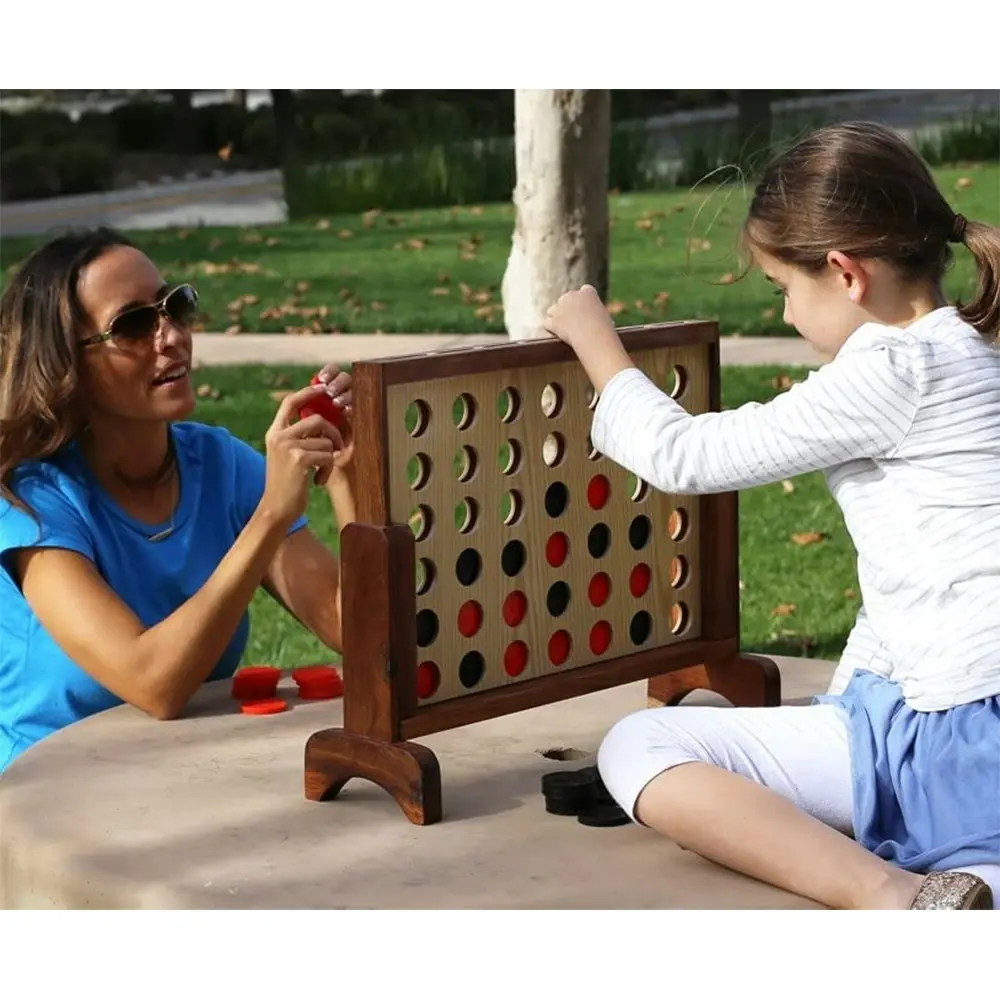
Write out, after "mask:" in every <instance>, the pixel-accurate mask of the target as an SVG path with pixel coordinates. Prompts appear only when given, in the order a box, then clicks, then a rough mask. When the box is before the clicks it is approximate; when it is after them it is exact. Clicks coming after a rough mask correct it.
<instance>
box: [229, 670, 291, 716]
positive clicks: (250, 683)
mask: <svg viewBox="0 0 1000 1000" xmlns="http://www.w3.org/2000/svg"><path fill="white" fill-rule="evenodd" d="M279 680H281V671H280V670H279V669H278V668H277V667H244V668H243V669H242V670H239V671H237V672H236V673H235V674H234V675H233V687H232V696H233V698H235V699H236V700H237V701H238V702H239V703H240V711H241V712H243V713H244V714H245V715H276V714H277V713H278V712H283V711H284V710H285V709H286V708H287V707H288V703H287V702H286V701H284V699H282V698H278V697H276V695H277V692H278V681H279Z"/></svg>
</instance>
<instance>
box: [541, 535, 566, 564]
mask: <svg viewBox="0 0 1000 1000" xmlns="http://www.w3.org/2000/svg"><path fill="white" fill-rule="evenodd" d="M568 552H569V539H568V538H567V537H566V536H565V535H564V534H563V533H562V532H561V531H557V532H556V533H555V534H554V535H550V536H549V540H548V541H547V542H546V543H545V558H546V559H547V560H548V562H549V565H550V566H555V567H559V566H562V564H563V563H564V562H565V561H566V555H567V553H568Z"/></svg>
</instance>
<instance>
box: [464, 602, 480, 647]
mask: <svg viewBox="0 0 1000 1000" xmlns="http://www.w3.org/2000/svg"><path fill="white" fill-rule="evenodd" d="M482 624H483V609H482V608H481V607H480V606H479V604H478V603H477V602H476V601H466V602H465V604H463V605H462V606H461V608H459V609H458V631H459V632H461V633H462V635H464V636H465V638H466V639H471V638H472V636H474V635H475V634H476V633H477V632H478V631H479V629H480V626H481V625H482Z"/></svg>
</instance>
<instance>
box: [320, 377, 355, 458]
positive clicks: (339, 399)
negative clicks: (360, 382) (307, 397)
mask: <svg viewBox="0 0 1000 1000" xmlns="http://www.w3.org/2000/svg"><path fill="white" fill-rule="evenodd" d="M316 377H317V378H318V379H319V380H320V383H321V384H322V385H323V387H324V389H325V391H326V394H327V395H328V396H329V397H330V398H331V399H332V400H333V401H334V402H335V403H336V404H337V405H338V406H339V407H341V408H342V409H343V411H344V417H345V418H346V419H345V420H344V423H343V426H342V427H341V429H340V431H341V439H342V441H343V444H342V447H341V448H340V449H339V450H338V451H336V452H335V453H334V456H333V476H334V477H336V476H337V475H338V474H344V473H352V472H353V471H354V466H353V461H354V427H353V424H352V418H353V416H354V390H353V388H352V379H351V374H350V372H345V371H341V370H340V369H339V368H338V367H337V366H336V365H333V364H330V365H324V366H323V367H322V368H321V369H320V370H319V372H318V373H317V376H316Z"/></svg>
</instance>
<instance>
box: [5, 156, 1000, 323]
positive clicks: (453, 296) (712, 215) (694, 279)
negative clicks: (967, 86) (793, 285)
mask: <svg viewBox="0 0 1000 1000" xmlns="http://www.w3.org/2000/svg"><path fill="white" fill-rule="evenodd" d="M937 177H938V180H939V182H940V184H941V187H942V190H943V191H944V192H945V194H946V195H947V197H948V198H949V200H950V202H951V204H952V205H953V206H954V207H955V209H956V211H961V212H963V213H965V215H966V216H967V217H968V218H970V219H976V220H982V221H986V222H992V223H993V224H995V225H1000V167H997V166H993V165H972V166H968V167H962V168H960V169H959V168H956V169H946V170H939V171H937ZM960 180H961V181H963V183H961V184H960V183H959V182H960ZM967 181H971V182H972V183H971V184H968V183H966V182H967ZM744 205H745V202H744V194H743V192H742V190H739V189H728V190H723V191H715V192H714V193H713V190H712V189H710V188H707V187H706V188H704V189H701V188H699V189H697V190H695V191H692V192H680V193H669V194H643V195H621V196H614V197H612V198H611V205H610V207H611V213H612V217H613V230H612V246H611V289H610V296H609V298H610V299H611V300H612V302H613V303H614V306H613V311H614V312H615V313H616V317H617V320H618V322H619V323H621V324H626V323H643V322H650V321H655V320H660V319H694V318H700V319H705V318H708V319H718V320H719V323H720V326H721V329H722V331H723V333H725V334H730V333H735V332H742V333H744V334H747V335H750V334H757V335H762V334H782V333H788V332H789V331H788V330H787V328H785V327H784V326H783V324H782V322H781V308H780V303H779V301H778V300H777V299H776V298H775V297H774V295H773V291H772V289H771V288H770V287H769V286H768V285H767V284H766V282H764V281H763V280H762V279H761V278H760V276H759V275H756V274H754V275H751V276H749V277H747V278H746V279H744V280H742V281H739V282H736V283H734V284H729V283H728V282H730V281H731V280H732V276H733V275H738V274H739V271H740V266H739V261H738V260H737V257H736V234H737V230H738V227H739V225H740V223H741V221H742V217H743V209H744ZM512 225H513V209H512V207H511V206H510V205H509V204H508V205H496V206H487V207H478V206H476V207H469V208H461V209H459V208H455V209H443V210H434V211H420V212H400V213H383V214H377V215H375V214H370V215H367V216H358V215H355V216H349V217H341V218H333V219H320V220H311V221H309V222H299V223H293V224H288V225H275V226H266V227H257V228H253V229H250V228H203V229H194V230H187V231H185V230H164V231H160V232H149V233H135V234H133V235H134V237H135V239H136V241H137V242H138V244H139V245H140V246H141V247H143V248H144V249H145V250H146V251H147V252H148V253H149V254H150V255H151V256H152V257H153V259H154V260H155V261H156V262H157V264H158V265H159V266H160V267H161V269H162V270H163V271H164V273H165V274H166V276H167V277H168V278H169V279H170V280H174V281H181V280H187V281H191V282H192V283H193V284H195V285H196V286H197V287H198V289H199V290H200V291H201V293H202V304H203V306H204V309H205V312H206V313H207V319H206V322H205V328H206V329H208V330H210V331H212V332H219V331H222V330H225V329H227V328H228V327H230V326H237V325H238V326H239V328H240V329H242V330H245V331H263V332H276V333H282V332H286V331H287V330H292V331H294V330H302V329H303V328H308V327H311V328H313V329H314V330H316V331H317V332H320V331H333V330H340V331H342V332H346V333H350V332H362V333H371V332H374V331H376V330H382V331H385V332H387V333H388V332H403V333H421V332H442V333H452V332H454V333H467V332H480V331H483V332H502V331H503V316H502V311H501V308H500V283H501V280H502V278H503V272H504V268H505V266H506V261H507V255H508V253H509V250H510V240H511V227H512ZM38 242H39V238H6V239H2V240H0V263H2V275H3V280H6V278H7V276H8V274H9V270H10V269H11V268H12V267H13V266H15V265H16V264H17V262H18V261H19V260H21V259H22V258H23V257H24V256H25V255H26V254H27V253H28V252H29V250H30V249H31V248H32V247H34V246H35V245H36V244H37V243H38ZM720 282H721V284H720ZM973 288H974V282H973V267H972V262H971V260H970V259H969V255H968V254H967V253H965V252H964V251H963V252H960V254H959V260H958V264H957V267H956V268H955V271H954V272H953V274H952V275H950V277H949V281H948V291H949V293H950V294H952V295H960V296H964V297H966V298H968V297H971V295H972V292H973ZM231 304H232V305H233V308H232V310H230V308H229V306H230V305H231Z"/></svg>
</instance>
